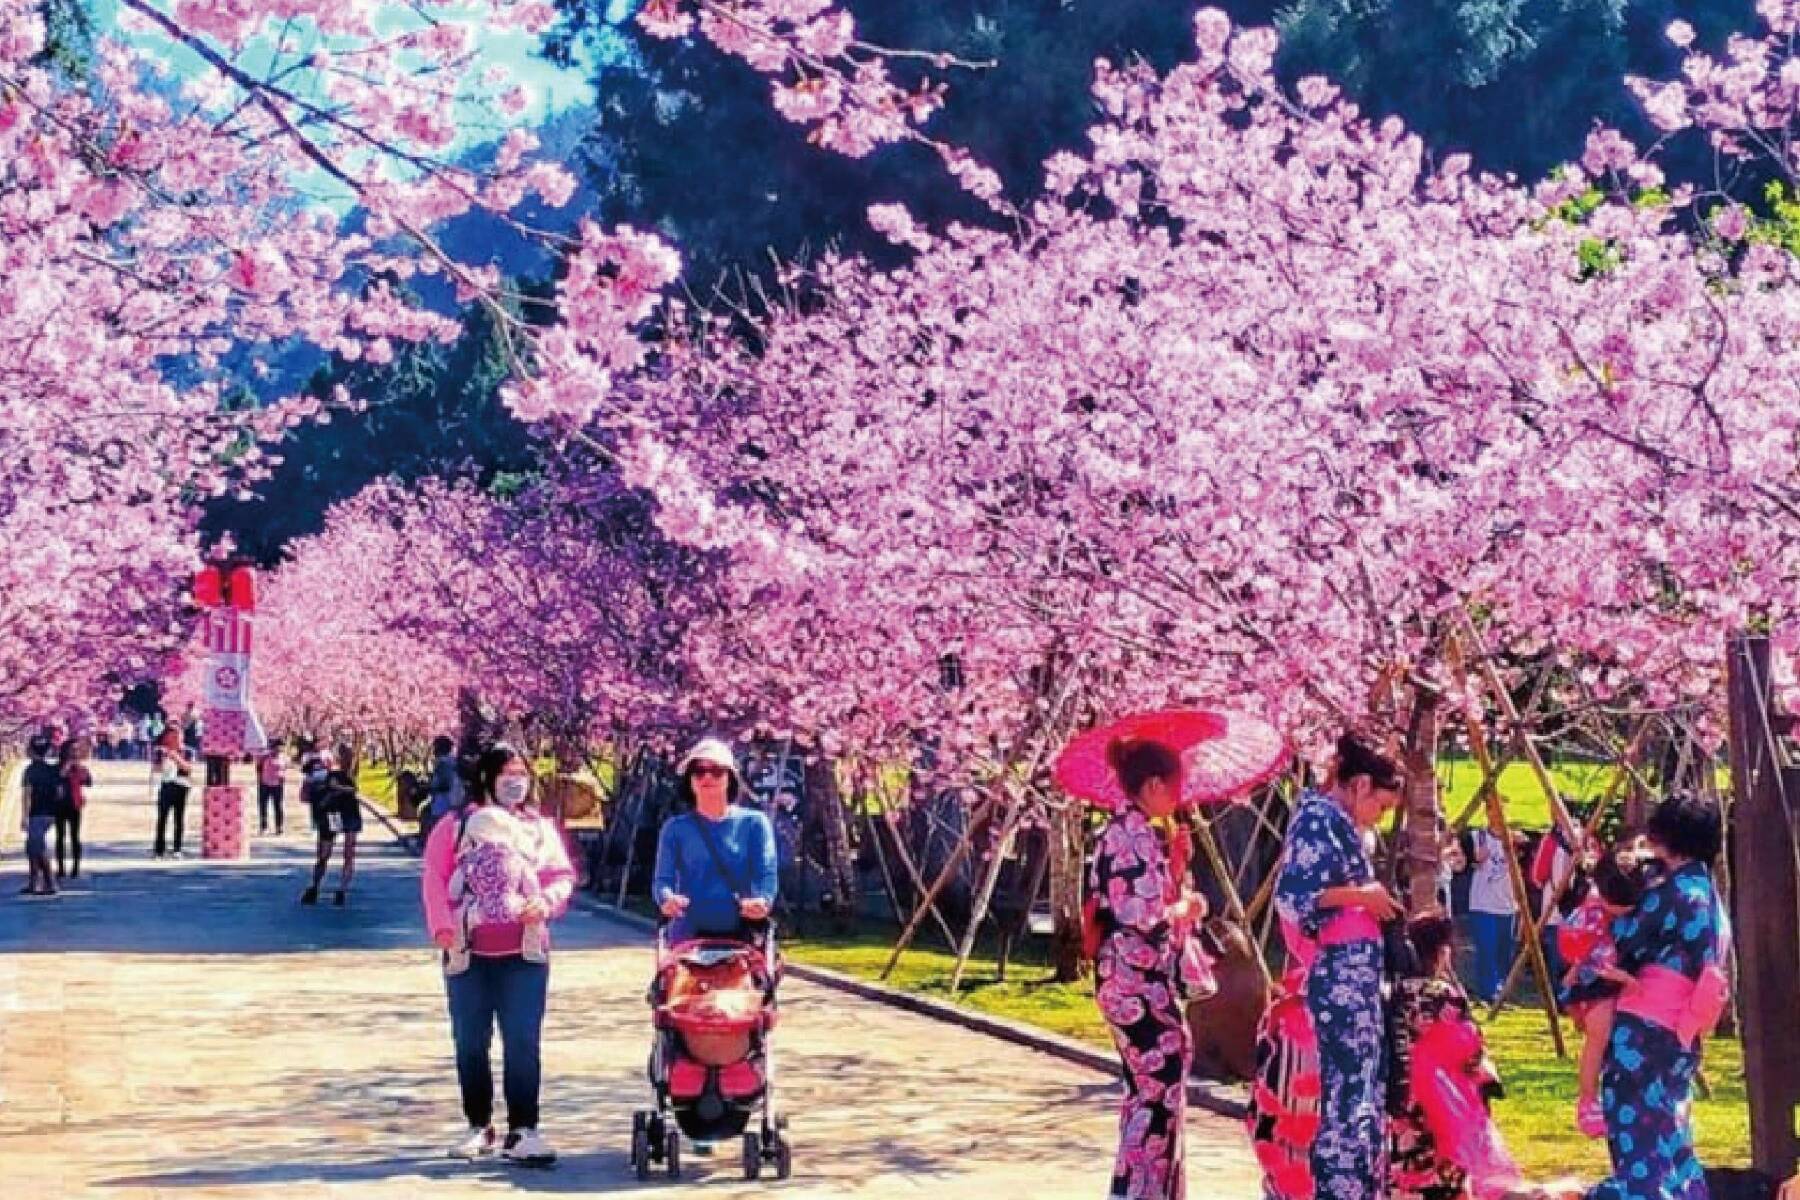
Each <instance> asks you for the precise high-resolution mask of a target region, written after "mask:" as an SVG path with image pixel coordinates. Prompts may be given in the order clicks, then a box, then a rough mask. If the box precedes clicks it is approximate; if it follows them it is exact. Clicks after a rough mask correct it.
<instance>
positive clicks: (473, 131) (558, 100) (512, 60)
mask: <svg viewBox="0 0 1800 1200" xmlns="http://www.w3.org/2000/svg"><path fill="white" fill-rule="evenodd" d="M634 7H635V5H634V3H633V0H611V7H610V8H609V10H608V13H607V16H608V19H609V20H612V21H615V22H616V21H620V20H623V19H625V18H626V17H628V16H629V15H630V12H631V10H632V9H633V8H634ZM164 8H165V11H167V7H166V5H165V6H164ZM94 10H95V20H96V24H97V25H98V27H99V28H100V29H102V30H106V29H110V28H112V27H113V25H114V22H115V20H116V16H117V9H116V6H115V4H114V0H95V4H94ZM396 11H403V10H401V9H400V6H398V5H396ZM134 40H135V41H136V42H137V43H138V44H139V45H145V46H151V47H154V48H155V49H156V50H157V52H158V53H159V54H163V55H164V56H165V57H166V58H167V59H168V61H169V62H170V63H171V64H172V66H173V68H174V70H175V71H176V73H177V74H179V75H183V76H198V75H200V74H202V73H203V72H204V71H205V69H206V67H205V64H204V63H203V62H202V61H201V60H200V58H199V56H198V55H195V54H193V53H192V52H191V51H188V50H187V49H185V48H183V47H179V46H170V44H169V43H168V41H167V39H165V38H162V37H161V36H145V37H142V38H137V39H134ZM477 45H478V46H479V47H480V50H481V52H482V54H483V55H484V56H485V57H486V58H488V59H490V60H491V61H493V62H494V63H495V64H497V65H499V66H503V67H505V68H506V69H507V71H508V73H509V74H510V75H511V77H512V78H513V79H514V80H515V81H517V82H519V83H522V84H524V85H525V86H526V88H527V90H528V93H529V95H530V97H531V104H530V107H529V108H528V109H527V111H526V112H525V114H524V116H523V117H522V118H520V123H524V124H530V125H535V124H539V123H541V122H542V121H543V120H544V119H545V118H547V117H550V116H552V115H554V114H556V113H559V112H563V111H565V110H567V109H569V108H573V107H577V106H580V105H584V104H589V103H591V102H592V99H593V74H592V70H591V68H590V67H589V66H588V65H587V64H585V63H582V64H578V65H577V66H576V67H574V68H571V69H568V70H564V69H561V68H558V67H556V66H553V65H552V64H550V63H548V62H546V61H544V60H543V59H542V58H539V57H538V56H537V55H536V54H535V53H534V52H535V51H536V49H537V45H538V42H537V39H536V38H533V37H531V36H529V35H527V34H522V33H506V34H492V33H485V32H484V33H483V34H481V35H480V36H479V37H478V39H477ZM257 52H258V48H257V47H256V46H255V45H254V44H253V45H251V46H250V47H248V48H247V50H246V58H245V61H246V65H251V66H254V64H255V60H256V55H257ZM262 53H263V54H264V55H265V56H266V55H267V53H268V50H267V48H266V47H265V48H264V49H263V50H262ZM459 123H461V124H463V125H464V134H463V139H462V142H461V144H459V146H458V147H457V149H458V150H461V149H465V148H466V147H467V146H468V145H469V144H470V143H472V142H481V141H486V140H490V139H492V138H494V137H496V136H498V129H497V128H496V126H495V124H494V122H493V120H492V119H491V118H488V114H485V113H482V112H480V111H478V110H477V111H471V112H468V113H464V114H461V115H460V120H459ZM509 123H511V122H509Z"/></svg>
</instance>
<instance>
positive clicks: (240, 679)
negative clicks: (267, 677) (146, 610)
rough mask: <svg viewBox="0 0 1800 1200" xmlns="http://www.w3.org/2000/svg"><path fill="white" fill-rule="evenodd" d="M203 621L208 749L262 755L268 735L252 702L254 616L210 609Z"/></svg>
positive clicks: (221, 753)
mask: <svg viewBox="0 0 1800 1200" xmlns="http://www.w3.org/2000/svg"><path fill="white" fill-rule="evenodd" d="M202 624H203V628H202V631H201V634H202V639H203V642H204V644H205V646H206V680H205V689H204V690H205V698H206V735H207V736H206V738H205V741H206V743H207V747H206V752H207V753H208V754H216V755H219V756H222V757H233V756H236V755H238V754H260V753H262V751H263V750H264V749H265V748H266V747H267V745H268V740H267V738H266V737H265V736H264V734H263V728H262V722H260V721H258V720H257V719H256V712H255V710H254V709H253V708H252V707H251V703H250V651H251V648H252V647H253V645H254V642H255V639H254V638H253V636H252V633H253V629H254V624H255V622H254V619H253V618H252V617H251V615H250V613H248V612H246V611H245V610H244V609H242V608H229V607H220V608H209V609H207V610H206V615H205V619H204V621H203V623H202Z"/></svg>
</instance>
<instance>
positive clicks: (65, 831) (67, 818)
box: [56, 738, 94, 879]
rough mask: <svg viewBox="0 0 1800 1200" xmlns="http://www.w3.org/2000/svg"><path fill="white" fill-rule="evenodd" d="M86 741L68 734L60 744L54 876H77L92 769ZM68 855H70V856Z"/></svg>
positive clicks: (79, 866)
mask: <svg viewBox="0 0 1800 1200" xmlns="http://www.w3.org/2000/svg"><path fill="white" fill-rule="evenodd" d="M87 759H88V744H87V741H86V740H85V739H83V738H70V739H69V740H68V741H66V742H64V743H63V745H62V753H61V754H60V755H59V756H58V767H57V769H58V770H60V771H61V772H62V779H63V791H62V806H61V807H60V808H58V809H57V812H56V877H57V878H58V879H63V878H68V879H79V878H81V813H82V810H83V809H85V808H86V807H87V793H88V789H89V788H90V787H92V786H93V785H94V773H93V771H91V770H90V769H89V768H88V765H87ZM71 855H72V859H71V857H70V856H71Z"/></svg>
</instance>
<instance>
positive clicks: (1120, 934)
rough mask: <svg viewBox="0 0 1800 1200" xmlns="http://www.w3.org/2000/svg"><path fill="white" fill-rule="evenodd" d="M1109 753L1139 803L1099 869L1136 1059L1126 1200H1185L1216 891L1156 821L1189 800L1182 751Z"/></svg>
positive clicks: (1129, 744)
mask: <svg viewBox="0 0 1800 1200" xmlns="http://www.w3.org/2000/svg"><path fill="white" fill-rule="evenodd" d="M1107 758H1108V760H1109V761H1110V762H1111V764H1112V767H1113V770H1114V771H1115V772H1117V774H1118V776H1119V783H1120V785H1121V787H1122V788H1123V789H1124V791H1125V794H1126V795H1127V796H1128V797H1130V803H1128V804H1126V805H1125V806H1124V807H1122V808H1121V809H1120V810H1119V811H1118V812H1117V813H1116V814H1114V816H1113V818H1112V820H1111V821H1109V822H1108V823H1107V826H1106V828H1105V830H1104V831H1103V832H1102V833H1101V835H1100V842H1099V845H1098V846H1097V847H1096V849H1095V851H1094V860H1093V863H1092V864H1091V865H1090V867H1089V868H1088V895H1089V897H1091V901H1090V902H1091V903H1092V905H1093V908H1094V916H1095V919H1096V920H1097V921H1098V924H1099V929H1100V935H1101V940H1100V950H1099V955H1098V957H1097V959H1096V961H1095V977H1096V981H1097V986H1096V994H1097V997H1098V999H1099V1002H1100V1011H1101V1013H1102V1014H1103V1015H1104V1016H1105V1017H1106V1022H1107V1024H1108V1025H1109V1026H1111V1027H1112V1032H1113V1040H1114V1042H1115V1043H1117V1045H1118V1047H1119V1057H1120V1059H1121V1060H1122V1061H1123V1063H1124V1067H1125V1100H1124V1103H1123V1105H1122V1106H1121V1108H1120V1112H1119V1154H1118V1158H1117V1159H1116V1161H1115V1162H1114V1166H1113V1179H1112V1191H1111V1192H1110V1193H1109V1195H1110V1196H1111V1197H1113V1198H1114V1200H1183V1198H1184V1197H1185V1196H1186V1195H1187V1185H1186V1179H1185V1175H1184V1170H1183V1165H1184V1162H1185V1125H1186V1114H1187V1073H1188V1063H1189V1060H1190V1059H1191V1058H1192V1057H1193V1042H1192V1040H1191V1035H1190V1033H1189V1031H1188V1025H1187V1002H1188V1000H1189V999H1190V998H1192V997H1196V996H1198V995H1201V994H1204V993H1206V992H1209V991H1210V990H1211V988H1212V977H1211V969H1210V963H1208V961H1207V960H1206V958H1205V956H1204V955H1203V954H1201V953H1200V950H1199V943H1198V941H1197V939H1196V938H1195V937H1194V932H1195V930H1196V929H1197V928H1198V927H1199V924H1200V922H1201V921H1202V920H1203V919H1204V918H1205V916H1206V901H1205V899H1204V898H1203V897H1201V896H1200V895H1198V894H1197V893H1195V892H1193V891H1192V890H1190V889H1189V888H1188V887H1187V886H1186V872H1185V871H1179V872H1178V871H1175V870H1173V869H1171V862H1170V854H1169V850H1168V848H1167V847H1166V846H1165V845H1164V844H1163V839H1162V835H1161V834H1160V833H1159V832H1158V831H1157V828H1156V826H1154V825H1152V824H1151V822H1152V821H1153V820H1157V819H1161V818H1165V817H1169V816H1172V815H1173V814H1174V812H1175V810H1176V808H1177V807H1178V806H1179V804H1180V802H1181V760H1180V759H1179V758H1178V757H1177V756H1176V754H1175V752H1174V751H1172V750H1170V749H1169V748H1168V747H1167V746H1164V745H1162V744H1160V743H1158V742H1151V741H1143V740H1135V739H1134V740H1129V741H1117V742H1114V743H1113V744H1112V745H1111V746H1110V747H1108V750H1107Z"/></svg>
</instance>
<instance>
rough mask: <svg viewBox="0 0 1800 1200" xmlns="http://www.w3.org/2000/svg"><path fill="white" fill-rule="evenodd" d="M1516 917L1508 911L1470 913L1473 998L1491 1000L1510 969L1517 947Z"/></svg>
mask: <svg viewBox="0 0 1800 1200" xmlns="http://www.w3.org/2000/svg"><path fill="white" fill-rule="evenodd" d="M1518 921H1519V919H1518V918H1517V917H1516V916H1514V915H1513V914H1511V913H1484V912H1471V913H1470V914H1469V934H1470V936H1471V937H1473V938H1474V940H1475V997H1476V999H1478V1000H1481V1001H1482V1002H1483V1003H1492V1002H1493V999H1494V997H1495V996H1498V995H1499V994H1500V987H1501V985H1502V984H1504V983H1505V982H1506V973H1507V972H1508V971H1510V970H1512V961H1513V954H1514V953H1515V952H1516V951H1517V950H1518V946H1519V932H1518Z"/></svg>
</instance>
